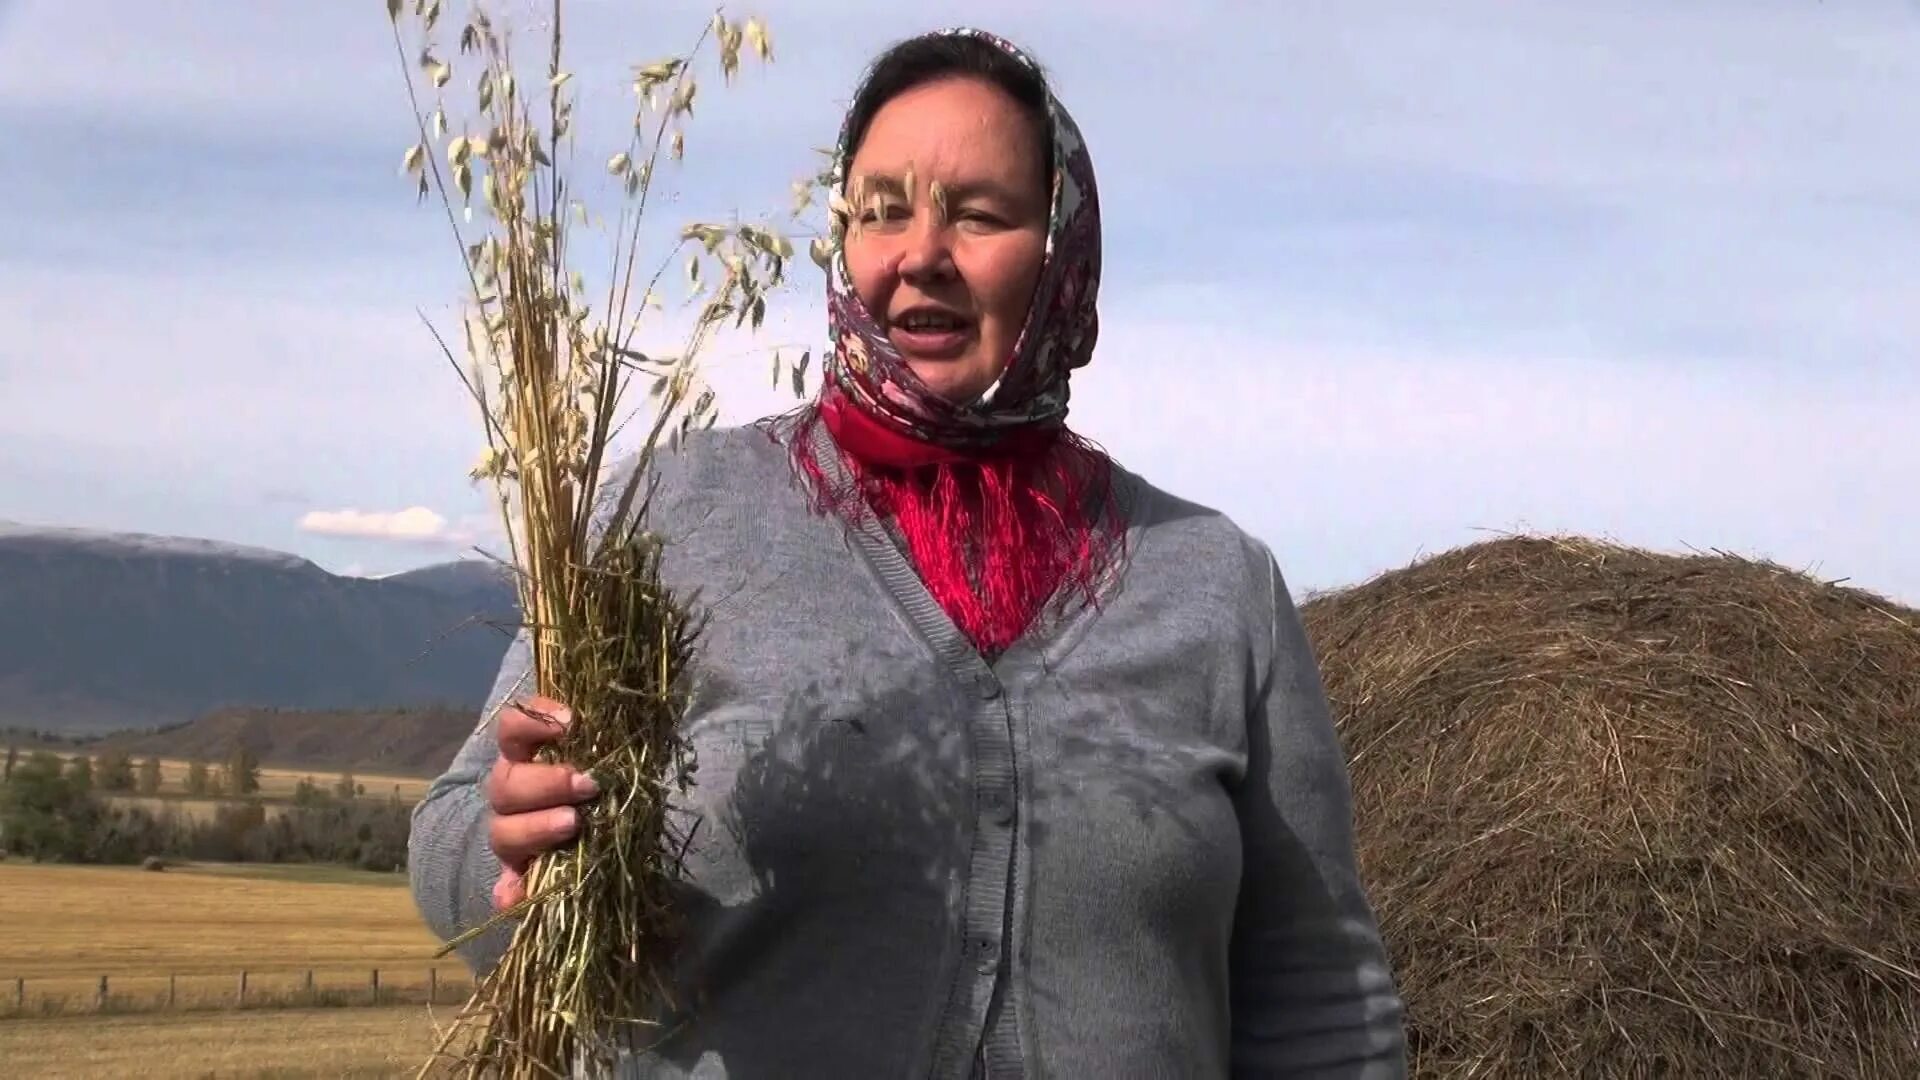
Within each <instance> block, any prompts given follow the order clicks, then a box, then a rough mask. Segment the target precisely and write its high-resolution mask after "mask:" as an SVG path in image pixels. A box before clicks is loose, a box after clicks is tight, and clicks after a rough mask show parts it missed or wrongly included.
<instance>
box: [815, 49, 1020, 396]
mask: <svg viewBox="0 0 1920 1080" xmlns="http://www.w3.org/2000/svg"><path fill="white" fill-rule="evenodd" d="M1042 135H1043V133H1042V132H1041V131H1040V130H1039V129H1038V126H1037V125H1036V124H1035V122H1034V120H1033V119H1032V118H1031V117H1030V116H1029V115H1028V114H1027V112H1026V111H1025V110H1024V109H1022V108H1021V107H1020V105H1019V104H1018V103H1017V102H1015V101H1014V100H1013V98H1011V97H1009V96H1008V95H1007V94H1006V93H1005V92H1004V91H1002V90H1001V89H1000V88H998V87H996V86H994V85H993V84H991V83H988V82H985V81H982V80H979V79H973V78H964V77H954V78H947V79H941V80H938V81H935V82H931V83H925V84H922V85H920V86H917V87H914V88H913V89H911V90H908V91H906V92H904V93H902V94H899V95H897V96H895V97H894V98H893V99H892V100H890V101H888V102H887V103H886V104H885V105H883V106H881V107H880V109H879V110H878V111H877V112H876V113H875V114H874V117H873V121H872V123H871V124H870V125H869V126H868V128H867V132H866V137H865V138H864V139H863V140H862V142H861V143H860V148H859V150H858V151H857V152H856V153H855V154H854V157H853V162H852V165H851V168H850V169H849V170H848V175H849V178H850V180H851V183H850V184H849V185H848V198H849V201H850V202H852V204H853V224H852V226H851V227H850V228H849V230H848V232H847V237H846V256H847V269H848V271H849V273H850V274H851V276H852V278H853V286H854V290H855V291H856V292H857V293H859V296H860V300H861V301H862V302H863V303H864V304H866V306H867V310H868V311H869V312H871V313H872V314H873V317H874V318H875V319H877V320H878V321H879V323H880V326H881V329H882V330H883V331H885V333H886V334H887V337H888V339H889V340H891V341H892V342H893V345H894V347H895V348H896V349H898V350H899V351H900V356H901V358H902V359H903V360H904V361H905V362H906V364H907V366H908V367H910V368H912V369H913V373H914V374H915V375H917V376H918V377H919V378H920V380H921V381H922V382H924V383H925V384H926V385H927V387H928V388H929V389H931V390H932V391H933V392H934V393H936V394H939V395H940V396H941V397H944V398H946V399H947V400H949V401H953V402H957V403H963V402H968V401H972V400H974V399H975V398H977V397H979V396H980V394H982V393H984V392H985V391H986V389H987V388H988V387H990V386H992V385H993V383H994V380H996V379H998V378H999V377H1000V375H1001V373H1002V372H1003V371H1005V370H1006V368H1007V364H1008V363H1009V362H1010V361H1011V360H1012V357H1013V346H1014V341H1015V339H1016V338H1018V337H1019V334H1020V328H1021V326H1022V325H1023V324H1024V323H1025V322H1026V317H1027V308H1028V305H1029V303H1030V301H1031V300H1032V298H1033V290H1034V285H1035V283H1036V282H1037V281H1038V280H1039V277H1040V265H1041V262H1042V261H1043V259H1044V257H1045V254H1046V241H1047V219H1048V213H1049V211H1050V205H1049V204H1050V200H1049V198H1048V193H1047V184H1046V178H1047V173H1048V169H1047V163H1046V161H1045V160H1044V158H1043V157H1042V155H1041V146H1042ZM909 183H911V185H912V187H911V189H909V187H908V185H909ZM936 184H938V185H939V189H940V193H939V197H936V195H935V188H934V185H936ZM862 194H865V195H866V196H868V198H867V199H864V200H863V199H861V198H860V197H859V196H860V195H862ZM875 196H877V202H878V203H879V205H878V206H875V205H874V202H875V201H876V200H875V198H874V197H875ZM942 204H944V205H942Z"/></svg>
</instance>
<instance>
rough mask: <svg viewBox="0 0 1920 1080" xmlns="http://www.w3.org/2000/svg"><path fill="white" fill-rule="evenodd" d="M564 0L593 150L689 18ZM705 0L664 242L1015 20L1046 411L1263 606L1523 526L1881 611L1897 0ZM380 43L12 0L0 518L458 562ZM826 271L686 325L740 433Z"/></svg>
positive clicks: (0, 43) (345, 559)
mask: <svg viewBox="0 0 1920 1080" xmlns="http://www.w3.org/2000/svg"><path fill="white" fill-rule="evenodd" d="M507 6H508V7H514V6H516V5H507ZM517 6H519V7H525V6H526V5H525V2H524V0H521V2H520V3H519V4H518V5H517ZM448 7H449V10H450V11H454V12H457V11H459V10H462V9H463V7H464V5H463V4H461V3H459V2H457V0H449V3H448ZM568 10H569V11H570V12H571V14H570V16H569V18H570V19H571V21H572V35H571V40H572V41H573V42H574V43H575V44H576V45H578V46H579V49H578V51H577V52H576V53H575V54H574V55H573V56H572V57H571V58H570V61H569V63H568V65H567V66H568V67H569V68H570V69H572V70H575V71H576V72H577V77H576V85H578V87H579V88H580V100H581V104H580V106H579V108H580V110H581V113H582V116H583V124H582V132H581V145H582V151H581V155H582V156H581V161H582V162H583V163H586V164H587V165H588V166H593V165H594V164H595V163H597V162H598V161H599V160H600V159H601V149H600V148H611V147H612V146H613V144H614V143H615V142H616V141H617V138H618V134H619V132H620V130H621V128H622V126H623V125H624V123H625V122H626V119H627V116H628V113H627V100H628V98H627V93H626V90H625V78H624V75H625V72H626V70H627V67H628V65H631V64H636V63H644V62H648V61H651V60H654V59H657V58H659V57H661V56H663V55H666V54H668V53H671V52H676V51H679V50H680V49H682V48H684V47H685V45H686V44H687V43H688V41H690V39H691V38H692V36H693V35H694V34H697V33H698V31H699V29H700V27H701V26H702V25H703V24H704V22H705V20H706V18H707V17H708V16H709V15H710V14H711V10H712V9H711V8H710V7H706V6H701V5H695V4H689V3H679V2H675V3H653V2H642V0H624V2H618V3H615V2H605V3H593V2H584V3H583V2H579V0H570V3H569V5H568ZM730 12H731V13H732V14H735V15H736V16H744V15H746V14H749V13H757V14H759V15H761V16H763V17H764V18H765V19H766V21H767V23H768V25H769V26H770V28H771V31H772V34H773V39H774V45H775V49H776V62H775V63H774V64H773V65H771V66H770V67H767V68H764V69H759V68H756V67H754V66H752V65H749V66H748V69H747V71H746V72H745V75H744V77H743V78H742V79H740V80H739V82H738V83H737V84H736V85H734V86H733V87H730V88H726V89H725V90H724V91H723V90H722V89H721V88H720V87H718V86H717V85H708V86H706V87H704V88H703V92H702V99H701V103H700V107H699V112H698V115H697V116H696V117H695V120H694V122H693V124H692V125H691V126H690V127H689V129H688V134H687V145H688V160H687V162H686V163H685V165H684V166H683V167H682V168H680V169H678V170H677V171H675V172H673V173H672V174H671V176H670V177H669V179H670V180H671V182H672V183H671V186H672V189H673V190H674V191H675V192H676V193H677V194H676V197H675V198H674V199H673V200H672V201H669V202H665V203H662V204H659V206H660V208H661V211H662V217H661V218H660V219H659V220H661V221H663V222H665V224H663V225H661V226H660V228H661V229H663V230H665V229H668V228H672V227H675V226H677V225H678V223H679V222H681V221H684V220H690V219H694V218H711V217H715V216H720V215H724V214H726V213H728V212H729V211H735V210H737V211H739V212H740V213H741V214H743V215H745V216H749V217H757V216H762V215H772V216H774V217H775V218H777V217H778V216H779V215H780V214H781V213H782V212H783V211H784V208H785V207H786V205H787V202H788V198H789V187H788V185H789V184H790V183H791V181H792V180H794V179H795V178H796V177H798V176H800V175H802V174H803V173H805V172H807V171H808V170H809V169H810V168H811V167H812V166H813V164H814V161H815V157H814V155H813V153H812V149H811V148H813V147H816V146H822V145H826V144H827V143H829V142H830V141H831V139H832V136H833V133H834V130H835V128H836V126H837V124H838V120H839V117H840V113H841V110H842V109H843V108H844V106H845V103H846V100H847V98H848V96H849V95H850V93H851V91H852V89H853V86H854V84H855V82H856V81H857V79H858V77H859V74H860V72H861V69H862V66H863V65H864V64H865V63H866V62H867V61H868V60H869V59H870V58H871V57H872V56H873V55H874V54H875V53H876V52H878V51H879V50H880V49H882V48H884V47H885V46H886V45H888V44H889V43H891V42H892V41H894V40H897V39H898V38H900V37H903V36H906V35H908V34H911V33H913V32H915V31H918V30H922V29H928V28H932V27H936V26H941V25H949V24H954V23H962V22H965V23H972V24H975V25H981V26H985V27H988V28H990V29H995V30H997V31H999V32H1001V33H1004V34H1006V35H1007V36H1009V37H1012V38H1014V39H1015V40H1017V41H1019V42H1021V43H1022V44H1023V45H1025V46H1026V47H1027V48H1029V49H1030V50H1031V51H1032V52H1034V53H1035V54H1036V55H1037V56H1038V57H1039V58H1040V59H1041V61H1042V62H1043V63H1044V64H1046V65H1047V66H1048V68H1049V70H1050V71H1051V73H1052V76H1053V78H1054V79H1055V83H1056V86H1057V89H1058V92H1059V94H1060V96H1061V98H1062V99H1063V100H1064V101H1065V102H1066V104H1067V106H1068V107H1069V108H1070V109H1071V110H1073V112H1074V114H1075V115H1076V117H1077V118H1078V119H1079V121H1080V123H1081V126H1082V128H1083V129H1084V130H1085V132H1086V135H1087V138H1088V142H1089V146H1090V148H1091V150H1092V152H1093V158H1094V164H1095V168H1096V170H1097V172H1098V175H1099V182H1100V188H1101V199H1102V210H1103V219H1104V230H1105V232H1104V240H1105V245H1106V259H1105V263H1106V265H1105V276H1104V283H1103V286H1102V293H1101V312H1102V328H1101V339H1100V346H1099V349H1098V351H1097V353H1096V355H1095V358H1094V361H1093V363H1092V365H1091V366H1089V367H1088V368H1086V369H1084V370H1083V371H1081V372H1079V373H1077V374H1076V376H1075V382H1074V398H1073V402H1074V404H1073V411H1072V416H1071V422H1072V424H1073V426H1074V427H1075V428H1076V429H1077V430H1079V431H1080V432H1082V433H1083V434H1085V435H1087V436H1089V437H1091V438H1093V439H1095V440H1096V441H1098V442H1099V443H1101V444H1102V445H1104V446H1105V447H1107V448H1108V449H1109V450H1110V451H1111V452H1112V453H1113V454H1114V456H1115V457H1116V458H1117V459H1118V460H1119V461H1120V462H1121V463H1122V464H1124V465H1126V466H1127V467H1129V468H1131V469H1133V470H1135V471H1137V472H1140V473H1141V474H1143V475H1145V476H1146V477H1147V478H1148V479H1150V480H1152V481H1153V482H1155V483H1156V484H1159V485H1160V486H1162V487H1165V488H1167V489H1169V490H1171V491H1173V492H1174V493H1176V494H1178V495H1180V496H1182V497H1185V498H1188V499H1190V500H1193V501H1196V502H1200V503H1203V504H1205V505H1208V506H1212V507H1214V508H1216V509H1219V510H1220V511H1222V512H1224V513H1226V514H1228V515H1230V516H1231V517H1232V518H1233V519H1234V520H1235V521H1237V522H1238V523H1239V524H1240V525H1242V526H1243V527H1245V528H1246V529H1247V530H1248V531H1250V532H1252V533H1253V534H1254V535H1256V536H1259V537H1260V538H1261V539H1263V540H1265V541H1266V542H1267V543H1269V544H1270V545H1271V546H1272V547H1273V549H1274V551H1275V553H1276V555H1277V556H1278V557H1279V559H1280V562H1281V565H1282V568H1283V569H1284V571H1285V572H1286V574H1287V577H1288V579H1289V582H1290V584H1291V585H1292V586H1293V588H1294V589H1295V591H1296V592H1305V591H1309V590H1319V589H1326V588H1335V587H1339V586H1342V585H1349V584H1354V583H1357V582H1359V581H1362V580H1365V579H1367V578H1369V577H1371V576H1373V575H1376V574H1378V573H1381V572H1383V571H1387V570H1391V569H1394V568H1397V567H1401V566H1405V565H1407V564H1408V563H1410V562H1413V561H1415V560H1417V559H1419V558H1421V557H1424V556H1427V555H1432V554H1435V553H1437V552H1440V551H1443V550H1446V549H1449V548H1453V547H1457V546H1459V545H1462V544H1467V543H1472V542H1475V541H1478V540H1483V539H1487V538H1489V537H1491V536H1494V535H1499V534H1503V533H1508V532H1554V533H1578V534H1582V535H1587V536H1594V537H1599V538H1604V539H1610V540H1615V541H1618V542H1621V543H1627V544H1632V545H1636V546H1642V547H1648V548H1654V549H1657V550H1663V551H1675V552H1686V551H1691V550H1701V551H1704V550H1711V549H1718V550H1726V551H1733V552H1738V553H1740V554H1743V555H1748V556H1752V557H1757V558H1767V559H1772V560H1775V561H1778V562H1780V563H1783V564H1786V565H1788V566H1790V567H1793V568H1795V569H1801V570H1807V571H1809V572H1812V573H1816V574H1818V575H1820V576H1822V577H1824V578H1828V579H1842V578H1844V579H1848V580H1849V582H1850V583H1851V584H1854V585H1857V586H1860V587H1863V588H1867V589H1870V590H1873V591H1875V592H1879V593H1882V594H1883V595H1887V596H1890V597H1893V598H1895V599H1898V600H1902V601H1904V602H1906V603H1914V604H1920V545H1916V543H1915V538H1916V536H1920V499H1917V498H1915V497H1914V490H1915V487H1916V479H1920V434H1916V425H1914V424H1913V422H1912V421H1911V419H1910V418H1911V417H1912V416H1913V415H1914V414H1916V413H1917V412H1920V255H1917V253H1920V153H1916V152H1915V149H1914V148H1915V145H1916V143H1915V139H1916V132H1920V0H1825V2H1816V0H1702V2H1697V3H1691V4H1685V5H1677V4H1671V3H1663V2H1658V0H1609V2H1602V3H1591V4H1579V5H1575V4H1514V3H1510V2H1503V0H1455V2H1451V3H1448V4H1444V5H1440V4H1429V3H1419V2H1415V0H1401V2H1397V3H1387V2H1379V0H1337V2H1336V0H1285V2H1282V0H1275V2H1270V3H1262V4H1258V5H1255V4H1249V3H1209V2H1204V0H1188V2H1183V3H1179V4H1166V3H1160V2H1152V3H1143V2H1131V3H1130V2H1125V0H1089V2H1079V0H1074V2H1049V3H1046V4H1043V5H1035V6H1034V7H1031V8H1030V7H1028V6H1027V5H1025V4H1021V3H1015V2H1012V0H970V2H968V3H965V4H957V3H924V4H914V5H905V4H897V3H874V2H868V0H763V2H762V3H760V4H759V6H758V7H756V8H752V9H748V8H745V7H740V8H732V9H730ZM400 71H401V68H400V60H399V59H398V58H397V57H396V55H395V51H394V45H393V41H392V38H391V36H390V30H389V26H388V23H387V20H386V16H385V12H384V10H383V5H382V4H381V3H378V2H376V0H363V2H353V3H344V2H343V3H327V4H313V3H296V2H293V0H273V2H267V0H261V2H257V3H250V4H244V5H240V4H231V3H225V2H218V0H175V2H171V3H168V4H134V3H106V2H104V0H94V2H90V3H71V2H60V0H0V519H9V520H13V521H20V522H26V523H29V524H45V525H63V526H80V527H88V528H102V529H112V530H125V531H137V532H146V533H160V534H168V535H183V536H195V537H206V538H212V539H218V540H224V541H231V542H235V543H241V544H249V545H258V546H264V547H269V548H274V549H278V550H283V551H291V552H295V553H298V554H301V555H304V556H307V557H309V558H311V559H313V560H314V561H316V562H318V563H319V564H321V565H322V566H325V567H327V568H329V569H332V570H335V571H337V572H342V573H354V574H381V573H389V572H393V571H397V570H401V569H405V568H409V567H412V566H417V565H421V564H424V563H429V562H435V561H441V560H445V559H449V558H454V557H458V556H460V555H462V554H463V553H467V552H468V551H469V549H470V548H471V547H472V546H473V545H474V544H476V543H481V544H485V543H486V542H487V538H488V537H489V536H490V535H491V530H492V529H493V526H492V523H491V517H490V510H489V506H490V503H489V501H488V499H487V498H486V493H485V491H484V490H482V489H479V488H476V487H475V486H474V485H473V484H472V482H471V481H469V480H468V479H467V475H466V474H467V468H468V466H469V465H470V464H471V463H472V461H473V459H474V457H475V455H476V452H477V451H478V449H479V447H480V445H481V437H480V427H479V421H478V418H477V416H476V415H475V413H474V409H473V406H472V404H471V402H470V401H469V399H468V398H467V397H466V396H465V392H464V390H462V389H461V387H460V385H459V383H458V381H457V380H456V379H455V378H454V376H453V373H452V371H451V370H450V369H449V368H448V367H447V366H446V363H445V360H444V359H443V358H442V357H441V355H440V353H439V352H438V349H437V347H436V346H435V345H434V343H433V338H432V337H431V335H430V334H429V332H428V327H427V324H426V322H423V316H424V318H425V319H426V320H430V321H431V322H432V323H433V325H435V326H439V327H442V328H447V327H451V326H452V325H454V324H453V322H452V319H453V318H454V317H455V315H456V313H457V310H458V307H457V305H458V303H459V300H460V298H461V293H460V282H459V281H458V280H456V279H455V277H454V276H453V274H454V270H455V268H456V266H457V262H456V252H455V250H454V248H453V246H452V241H451V240H450V239H449V233H448V229H447V225H446V221H445V219H444V218H443V217H441V216H439V215H438V213H437V211H436V210H435V208H434V207H433V205H432V204H427V205H418V204H416V202H415V200H414V198H413V193H412V190H411V188H410V187H409V185H408V182H407V180H406V178H404V177H403V176H401V175H400V174H399V169H398V166H399V162H400V156H401V151H402V150H403V149H404V147H405V146H407V145H408V144H409V143H410V142H411V141H412V138H411V137H410V134H409V133H410V125H411V124H412V115H411V113H410V112H409V110H408V107H407V103H406V99H405V89H404V85H403V83H402V80H401V74H400ZM820 287H821V279H820V277H819V275H818V274H817V272H815V271H814V270H813V269H812V267H811V264H807V265H806V266H805V267H804V269H803V271H802V272H801V273H800V274H798V275H797V281H796V284H795V287H794V288H793V289H792V290H791V291H790V293H789V294H787V295H785V296H783V297H782V298H781V300H780V301H779V302H778V303H777V304H776V305H775V309H774V315H773V317H772V318H770V319H769V321H768V325H767V327H766V329H765V331H764V332H763V333H762V334H761V335H759V336H758V337H757V338H751V339H747V338H743V339H740V340H731V339H730V340H728V341H726V342H724V343H722V344H723V347H720V348H717V349H716V352H715V358H716V361H717V364H718V366H717V367H716V368H714V370H715V371H716V375H715V381H716V382H717V384H718V386H719V389H720V401H721V407H722V413H723V416H724V417H725V418H726V419H727V420H728V421H730V422H740V421H747V420H751V419H753V418H755V417H758V416H762V415H765V414H767V413H771V412H776V411H780V410H783V409H785V408H787V407H789V406H790V405H791V404H792V402H793V399H792V397H791V396H790V394H787V393H782V392H780V391H776V390H773V389H771V388H770V387H769V386H768V385H767V366H766V363H765V354H764V352H763V351H759V350H764V349H767V348H771V347H772V346H774V345H784V346H788V347H800V346H816V347H817V346H818V345H819V343H820V341H821V339H822V338H823V337H824V333H825V319H824V306H823V304H822V302H821V299H820Z"/></svg>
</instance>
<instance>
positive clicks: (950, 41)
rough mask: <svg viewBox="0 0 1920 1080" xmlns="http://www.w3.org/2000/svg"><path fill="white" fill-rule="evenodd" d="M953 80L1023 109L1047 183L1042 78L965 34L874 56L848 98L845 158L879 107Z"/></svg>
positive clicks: (1049, 145)
mask: <svg viewBox="0 0 1920 1080" xmlns="http://www.w3.org/2000/svg"><path fill="white" fill-rule="evenodd" d="M953 76H963V77H972V78H976V79H981V80H984V81H986V82H988V83H991V84H992V85H994V86H996V87H999V88H1000V90H1002V91H1003V92H1005V93H1006V95H1007V96H1008V97H1011V98H1012V99H1013V100H1014V102H1015V103H1016V104H1018V105H1019V106H1020V108H1021V109H1023V110H1025V112H1026V114H1027V116H1028V117H1029V118H1031V119H1032V120H1033V125H1034V130H1035V131H1037V132H1039V134H1040V160H1041V161H1042V162H1043V163H1045V166H1046V169H1047V181H1048V183H1052V181H1053V125H1052V123H1051V122H1050V121H1049V119H1048V116H1047V84H1046V80H1045V78H1044V77H1043V76H1042V75H1040V74H1039V73H1037V72H1036V71H1034V69H1032V68H1030V67H1028V66H1027V65H1025V64H1023V63H1021V62H1020V61H1019V60H1017V59H1015V58H1013V57H1012V56H1009V55H1007V54H1006V53H1005V52H1003V51H1001V50H1000V49H999V48H997V47H995V46H994V45H992V44H991V43H989V42H986V41H982V40H980V39H979V38H976V37H971V36H968V35H965V34H941V35H937V36H931V37H919V38H910V39H908V40H906V41H903V42H901V43H899V44H897V45H895V46H893V47H892V48H890V49H888V50H887V51H886V52H884V53H881V54H880V56H879V58H878V59H876V60H875V61H874V62H873V66H872V67H870V68H868V69H867V77H866V79H865V80H864V81H863V82H861V84H860V90H859V92H858V93H856V94H854V97H853V109H852V110H851V112H850V114H849V117H850V119H849V121H848V124H847V147H846V151H847V156H848V158H852V156H853V155H854V153H855V152H856V151H858V150H859V149H860V143H861V142H862V141H864V140H865V139H866V137H867V129H868V128H869V127H871V126H872V125H873V117H874V114H876V113H878V112H879V111H880V107H881V106H883V105H885V104H886V103H887V102H889V101H892V100H893V99H894V98H896V97H899V96H900V95H901V94H904V93H906V92H907V91H908V90H912V89H913V88H915V87H917V86H921V85H924V84H926V83H930V82H934V81H936V80H939V79H945V78H950V77H953Z"/></svg>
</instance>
